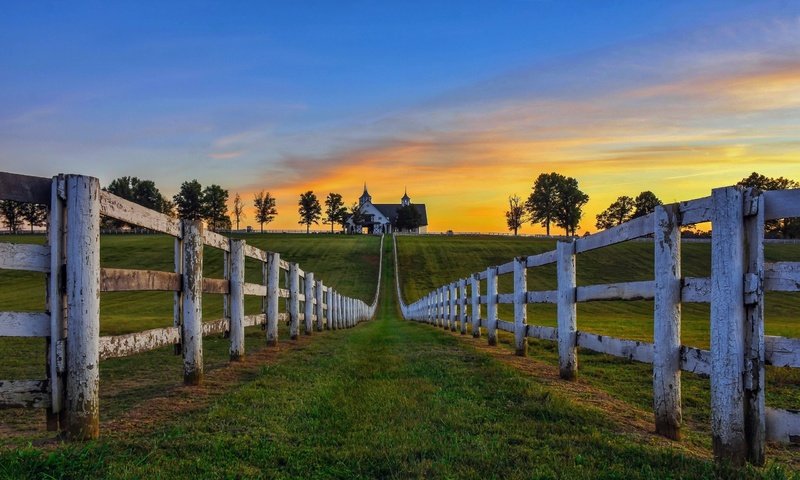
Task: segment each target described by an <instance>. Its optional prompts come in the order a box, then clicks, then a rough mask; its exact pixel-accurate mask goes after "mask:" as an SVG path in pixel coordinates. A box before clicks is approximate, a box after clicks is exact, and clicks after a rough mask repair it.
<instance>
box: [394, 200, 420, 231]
mask: <svg viewBox="0 0 800 480" xmlns="http://www.w3.org/2000/svg"><path fill="white" fill-rule="evenodd" d="M393 223H394V228H395V229H397V230H400V231H403V230H406V231H410V230H414V229H416V228H419V225H420V224H421V223H422V214H421V213H419V210H417V207H415V206H414V205H411V204H408V205H404V206H402V207H400V208H398V209H397V214H396V216H395V217H394V222H393Z"/></svg>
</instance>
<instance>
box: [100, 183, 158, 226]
mask: <svg viewBox="0 0 800 480" xmlns="http://www.w3.org/2000/svg"><path fill="white" fill-rule="evenodd" d="M104 190H105V191H107V192H109V193H112V194H114V195H116V196H118V197H121V198H124V199H125V200H129V201H131V202H133V203H136V204H139V205H141V206H143V207H146V208H149V209H151V210H155V211H157V212H161V213H165V214H167V215H170V216H172V215H173V214H174V213H173V208H174V204H173V203H172V202H170V201H169V200H168V199H167V198H166V197H165V196H164V195H162V194H161V192H160V191H159V190H158V188H156V184H155V182H153V181H152V180H143V179H140V178H138V177H119V178H115V179H114V180H112V181H111V183H109V184H108V186H107V187H106V188H104ZM102 221H103V226H104V227H106V228H120V227H122V226H124V225H126V223H125V222H122V221H120V220H115V219H112V218H104V219H103V220H102Z"/></svg>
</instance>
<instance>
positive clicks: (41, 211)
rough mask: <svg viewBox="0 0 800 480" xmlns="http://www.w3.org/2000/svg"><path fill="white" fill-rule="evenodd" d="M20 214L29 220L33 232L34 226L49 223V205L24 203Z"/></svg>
mask: <svg viewBox="0 0 800 480" xmlns="http://www.w3.org/2000/svg"><path fill="white" fill-rule="evenodd" d="M20 216H21V217H22V218H23V219H24V220H25V221H26V222H28V225H30V227H31V233H33V227H39V226H44V225H46V224H47V207H46V206H44V205H39V204H36V203H23V204H22V205H21V206H20Z"/></svg>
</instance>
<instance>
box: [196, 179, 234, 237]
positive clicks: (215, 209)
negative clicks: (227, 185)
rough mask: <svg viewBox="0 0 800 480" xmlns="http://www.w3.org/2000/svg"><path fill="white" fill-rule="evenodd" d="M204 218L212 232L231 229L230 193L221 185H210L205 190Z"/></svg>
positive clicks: (203, 198) (203, 199)
mask: <svg viewBox="0 0 800 480" xmlns="http://www.w3.org/2000/svg"><path fill="white" fill-rule="evenodd" d="M202 202H203V210H202V211H203V218H204V219H205V220H206V222H208V228H209V229H211V230H212V231H218V230H224V229H230V227H231V217H229V216H228V191H227V190H224V189H223V188H222V187H220V186H219V185H209V186H208V187H206V188H205V189H204V190H203V197H202Z"/></svg>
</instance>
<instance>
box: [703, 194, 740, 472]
mask: <svg viewBox="0 0 800 480" xmlns="http://www.w3.org/2000/svg"><path fill="white" fill-rule="evenodd" d="M711 201H712V214H711V221H712V228H713V230H712V235H711V433H712V438H713V446H714V456H715V457H716V458H717V459H718V460H721V459H726V460H730V461H731V462H732V463H734V464H737V465H740V464H742V463H744V461H745V458H746V457H747V441H746V438H745V415H744V385H743V380H744V347H745V344H744V337H745V332H744V330H745V329H744V325H745V307H744V274H745V261H744V260H745V242H744V240H745V239H744V210H743V208H744V198H743V195H742V190H741V189H739V188H736V187H727V188H717V189H714V190H712V192H711Z"/></svg>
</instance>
